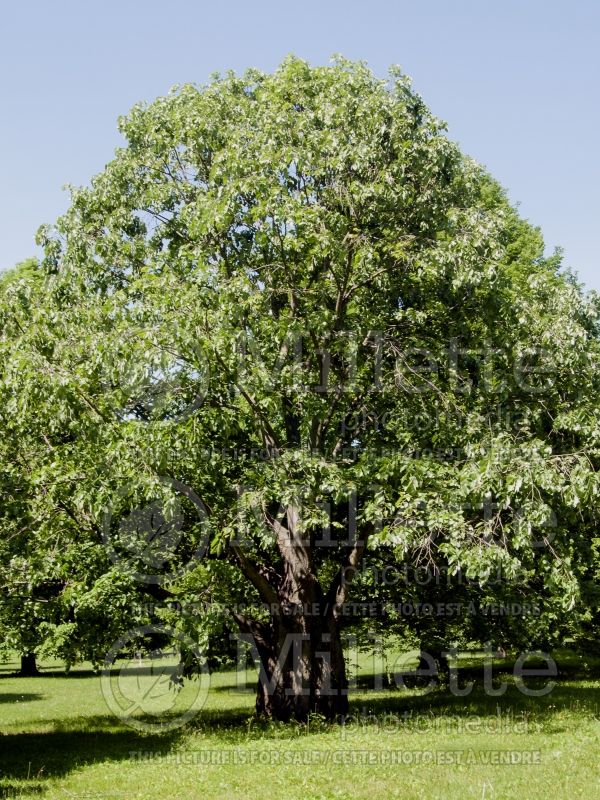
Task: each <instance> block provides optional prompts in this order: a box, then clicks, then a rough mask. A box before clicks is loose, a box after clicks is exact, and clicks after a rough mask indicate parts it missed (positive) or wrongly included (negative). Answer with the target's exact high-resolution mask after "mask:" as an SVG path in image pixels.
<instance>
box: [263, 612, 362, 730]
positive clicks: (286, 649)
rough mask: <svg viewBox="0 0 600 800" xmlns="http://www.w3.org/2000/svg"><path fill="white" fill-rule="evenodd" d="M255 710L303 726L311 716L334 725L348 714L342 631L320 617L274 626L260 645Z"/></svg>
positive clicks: (334, 624) (331, 620) (310, 617)
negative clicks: (321, 717) (334, 722)
mask: <svg viewBox="0 0 600 800" xmlns="http://www.w3.org/2000/svg"><path fill="white" fill-rule="evenodd" d="M255 655H257V656H258V658H259V679H258V687H257V696H256V711H257V713H258V714H260V715H264V716H267V717H271V718H273V719H277V720H283V721H287V720H289V719H296V720H298V721H300V722H305V721H306V720H307V719H308V716H309V714H311V713H316V714H322V715H323V716H324V717H325V718H326V719H328V720H335V719H336V718H339V717H340V716H342V715H345V714H347V713H348V680H347V678H346V664H345V661H344V654H343V649H342V642H341V638H340V632H339V627H338V625H337V623H336V622H335V621H334V620H333V619H332V618H331V617H329V618H327V617H323V616H321V615H314V616H306V615H305V616H302V617H300V615H298V616H297V617H296V618H295V619H289V620H286V621H285V622H282V621H281V620H279V621H275V623H274V624H272V625H271V626H270V628H269V631H268V633H267V636H266V637H262V638H261V640H260V641H259V642H257V647H256V651H255Z"/></svg>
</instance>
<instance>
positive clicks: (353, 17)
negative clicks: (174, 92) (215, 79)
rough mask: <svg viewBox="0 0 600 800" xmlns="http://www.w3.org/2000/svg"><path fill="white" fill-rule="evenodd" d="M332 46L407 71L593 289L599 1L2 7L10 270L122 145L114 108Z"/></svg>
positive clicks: (2, 256) (264, 0)
mask: <svg viewBox="0 0 600 800" xmlns="http://www.w3.org/2000/svg"><path fill="white" fill-rule="evenodd" d="M291 52H293V53H295V54H296V55H298V56H300V57H303V58H306V59H308V60H309V61H311V62H313V63H326V62H327V61H328V59H329V57H330V56H331V55H332V54H333V53H342V54H343V55H345V56H346V57H348V58H353V59H363V60H365V61H367V62H368V63H369V64H370V65H371V66H372V68H373V69H374V70H375V72H376V73H378V74H380V75H384V74H385V72H386V70H387V67H388V66H389V65H390V64H400V65H401V66H402V67H403V69H404V71H405V72H406V73H408V74H409V75H411V76H412V78H413V82H414V86H415V88H416V89H417V90H418V91H419V92H420V93H421V94H422V95H423V97H424V99H425V100H426V102H427V103H428V105H429V106H430V108H431V109H432V110H433V112H434V113H435V114H437V115H438V116H439V117H441V118H442V119H444V120H446V121H447V123H448V126H449V132H450V135H451V137H452V138H454V139H456V140H458V141H459V142H460V144H461V145H462V147H463V150H465V151H466V152H467V153H469V154H470V155H472V156H474V157H475V158H477V159H478V160H479V161H481V162H482V163H484V164H485V165H486V166H487V167H488V168H489V169H490V170H491V172H492V173H493V174H494V175H495V176H496V177H497V178H498V179H499V180H500V181H501V183H502V184H503V185H504V186H506V187H507V188H508V189H509V193H510V197H511V199H512V200H513V201H515V202H517V201H518V202H519V203H520V207H521V212H522V213H523V215H524V216H526V217H527V218H529V219H530V220H531V221H532V222H534V223H535V224H537V225H540V226H541V228H542V230H543V231H544V235H545V237H546V241H547V244H548V246H549V248H553V247H554V246H556V245H560V246H562V247H564V249H565V263H566V264H567V265H568V266H570V267H573V268H574V269H575V270H576V271H577V272H578V273H579V275H580V277H581V278H582V280H584V281H585V283H586V284H587V285H588V286H590V287H594V288H598V289H600V269H599V268H598V261H599V256H598V254H599V249H600V248H599V246H598V245H599V238H600V224H599V223H600V159H599V157H598V132H599V130H600V103H599V102H598V101H599V91H598V85H599V78H600V3H599V2H597V0H571V2H566V1H564V2H563V1H561V2H556V1H555V0H543V1H542V0H498V1H497V2H492V0H471V1H468V0H412V2H406V0H396V1H395V2H382V1H381V0H369V2H354V0H321V2H315V0H304V2H302V3H300V2H296V3H291V2H285V0H279V1H278V2H277V1H276V0H273V1H271V0H254V2H241V1H240V0H229V2H224V1H222V2H220V3H217V2H214V3H207V2H191V0H189V1H186V0H169V2H164V0H163V2H155V0H145V1H144V2H140V0H120V2H115V0H104V2H102V3H94V4H92V3H86V2H82V0H77V2H71V1H70V0H55V1H54V2H48V1H47V0H46V1H45V2H41V1H39V0H38V2H31V1H30V0H29V1H28V0H21V2H19V3H16V2H13V3H11V4H9V3H8V2H5V3H3V7H2V17H1V23H0V86H1V90H0V97H1V100H2V125H1V126H0V175H1V178H2V191H1V193H0V267H8V266H11V265H12V264H14V263H15V262H17V261H19V260H21V259H23V258H25V257H27V256H29V255H32V254H34V253H35V252H36V249H35V246H34V243H33V237H34V234H35V231H36V229H37V227H38V226H39V225H40V224H41V223H42V222H51V221H53V220H54V219H55V218H56V216H57V215H58V214H60V213H61V212H62V211H63V210H64V209H65V208H66V206H67V203H68V195H67V193H66V192H65V191H63V190H62V186H63V185H64V184H65V183H73V184H83V183H86V182H87V181H88V180H89V178H90V177H91V176H92V175H93V174H94V173H96V172H98V171H100V170H101V169H102V168H103V166H104V164H105V163H106V162H107V161H108V160H110V158H111V155H112V152H113V150H114V148H115V147H116V146H118V145H119V143H120V138H119V135H118V133H117V130H116V119H117V117H118V116H119V115H120V114H123V113H126V112H127V110H128V109H129V108H130V107H131V106H132V105H133V104H134V103H135V102H137V101H139V100H152V99H153V98H154V97H156V96H157V95H160V94H164V93H165V92H167V91H168V90H169V88H170V87H171V86H172V85H173V84H177V83H185V82H187V81H192V82H197V83H202V82H203V81H205V80H206V79H207V78H208V76H209V75H210V73H211V72H213V71H215V70H225V69H228V68H232V69H235V70H242V69H244V68H245V67H247V66H258V67H261V68H263V69H266V70H272V69H273V68H274V67H275V66H277V64H278V63H279V62H280V61H281V60H282V59H283V57H284V56H285V55H286V54H287V53H291Z"/></svg>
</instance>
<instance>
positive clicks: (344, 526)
mask: <svg viewBox="0 0 600 800" xmlns="http://www.w3.org/2000/svg"><path fill="white" fill-rule="evenodd" d="M120 125H121V131H122V133H123V135H124V136H125V139H126V145H125V146H124V147H123V148H121V149H120V150H119V151H118V152H117V154H116V157H115V159H114V160H113V161H112V162H111V163H110V164H108V165H107V167H106V169H105V170H104V172H102V173H101V174H100V175H98V176H96V177H95V178H94V179H93V181H92V184H91V186H90V187H88V188H82V189H76V190H73V196H72V204H71V207H70V209H69V210H68V211H67V213H66V214H65V215H64V216H63V217H62V218H60V219H59V220H58V222H57V223H56V225H55V226H54V227H53V228H44V229H42V230H41V232H40V241H41V243H42V244H43V245H44V247H45V260H44V268H45V270H46V273H47V282H46V287H45V302H44V303H43V304H42V305H41V307H40V308H39V309H38V310H37V312H36V314H34V317H33V320H32V321H31V322H30V323H29V324H28V325H27V326H22V330H21V331H20V332H19V331H18V330H17V329H16V328H15V329H14V337H15V338H14V339H13V340H12V342H11V345H10V347H9V348H8V350H9V351H10V359H11V360H12V364H13V367H12V368H11V367H10V366H9V367H7V368H6V369H5V381H4V391H5V392H7V393H8V394H9V395H10V396H11V397H12V398H13V399H12V403H13V411H14V415H13V417H12V420H13V421H12V422H11V425H12V428H11V434H12V435H13V436H17V437H18V436H19V425H20V424H22V423H21V421H22V420H23V419H26V418H27V416H28V414H30V412H31V409H32V408H35V409H36V412H37V417H36V422H35V426H34V432H33V433H32V432H31V431H30V432H29V435H30V436H31V435H33V436H37V437H38V438H40V437H41V438H42V439H43V440H46V441H47V443H48V446H47V448H46V450H45V451H44V453H45V454H44V455H43V456H41V458H42V460H43V468H42V467H40V471H41V472H42V474H41V475H40V476H39V481H40V484H41V485H44V486H46V487H49V486H52V489H49V490H48V491H45V492H42V493H40V496H37V497H36V499H35V504H36V507H37V509H38V518H39V515H40V513H41V509H43V507H44V504H45V503H48V502H52V503H53V506H52V507H53V508H54V509H56V508H57V506H58V505H59V501H60V504H62V506H63V507H66V508H67V511H64V514H65V515H69V516H70V519H71V520H79V521H80V522H81V528H82V530H84V531H87V533H86V535H89V536H90V537H92V538H93V537H94V536H96V540H97V539H98V537H99V536H101V537H102V538H103V541H104V544H105V545H106V546H107V547H109V548H110V553H111V558H112V559H113V561H114V563H115V565H116V566H117V567H118V568H120V569H122V570H129V574H130V575H133V576H134V577H137V579H138V580H140V581H142V582H144V581H146V582H147V583H148V582H149V583H152V581H154V582H155V583H156V584H158V585H160V588H161V590H162V591H164V592H171V593H175V594H176V593H177V592H178V591H179V592H181V591H187V592H189V591H190V587H192V588H193V587H194V586H199V587H204V588H205V587H206V586H207V585H208V584H211V581H212V580H213V578H211V577H210V576H215V575H217V578H216V579H215V580H216V583H219V581H220V582H221V586H222V589H223V591H228V587H227V586H225V584H229V585H230V584H231V583H233V584H235V585H236V588H237V587H239V586H242V585H244V586H246V587H247V588H246V589H245V590H244V594H245V596H246V597H247V598H248V599H250V600H251V599H254V600H256V601H257V603H259V604H262V605H260V606H257V612H256V613H242V612H241V611H240V609H239V608H234V609H233V611H232V614H233V618H234V619H235V621H236V623H237V625H238V626H239V629H240V630H241V632H242V633H243V634H244V635H245V636H246V637H247V638H248V640H249V641H250V642H251V644H252V646H253V648H254V650H255V654H256V655H257V657H259V658H260V661H261V664H262V670H261V679H260V680H259V688H258V696H257V709H258V710H259V711H262V712H265V713H267V714H270V715H273V716H276V717H278V718H282V719H285V718H289V717H290V716H295V717H296V718H298V719H305V718H306V716H307V714H308V713H309V712H310V711H311V710H316V711H319V712H321V713H324V714H326V715H327V716H329V717H333V716H335V715H336V714H338V713H343V712H344V711H345V710H346V708H347V679H346V673H345V664H344V656H343V649H342V640H341V627H342V624H343V621H344V617H345V615H346V614H347V613H348V608H347V606H346V605H345V603H346V601H347V600H349V598H350V597H351V595H350V591H351V587H352V576H353V574H354V571H355V570H356V568H357V567H358V566H359V564H360V561H361V559H362V558H363V557H365V555H367V554H368V552H369V551H371V550H375V549H376V548H377V546H378V545H379V544H382V543H384V544H385V545H386V547H388V548H390V547H393V548H395V550H396V552H397V553H398V555H399V556H401V557H402V558H410V559H413V560H414V561H416V562H423V561H425V562H427V563H431V564H435V563H439V562H443V563H444V565H446V566H447V567H448V568H449V569H450V570H454V571H457V570H459V569H461V570H463V571H464V572H465V573H467V574H469V575H470V576H471V577H472V578H476V579H479V580H481V581H485V580H486V578H487V577H488V576H489V574H490V571H493V570H495V569H497V568H499V569H501V570H502V571H503V574H504V576H505V578H506V579H511V578H512V579H518V580H522V579H524V578H523V576H527V575H530V576H531V575H534V574H535V575H537V576H542V577H543V583H544V585H545V586H546V587H549V590H550V591H554V592H555V593H556V594H557V595H560V596H561V597H562V599H563V601H564V604H565V606H566V607H568V606H569V605H572V604H573V603H575V602H576V600H577V593H578V584H577V580H576V574H575V571H574V569H573V565H572V560H573V551H574V548H575V547H576V544H575V543H574V539H573V536H572V535H571V533H570V524H571V521H572V519H571V518H572V516H573V515H574V514H575V513H576V509H577V508H579V507H581V505H582V504H583V503H585V504H586V508H587V509H589V508H592V507H593V503H594V499H595V497H596V494H597V476H596V472H595V464H596V453H597V424H596V417H597V414H596V410H595V407H594V406H593V404H591V405H590V403H589V402H587V401H586V399H585V398H586V397H589V394H590V392H591V391H593V390H595V388H597V371H596V363H595V355H596V352H597V338H596V337H597V320H598V317H597V309H596V307H595V305H594V304H593V303H592V302H590V301H588V300H587V299H586V298H585V297H584V296H583V295H582V293H581V291H580V289H579V288H578V286H577V284H576V283H575V282H574V281H573V280H572V279H571V278H569V277H568V276H564V275H562V274H561V273H560V271H559V270H560V259H559V258H558V257H556V256H555V257H551V258H545V257H544V246H543V241H542V238H541V236H540V234H539V232H538V231H537V230H536V229H534V228H532V227H531V226H530V225H529V224H528V223H526V222H525V221H523V220H521V219H520V218H519V217H518V215H517V213H516V212H515V210H514V209H513V208H512V207H511V206H510V204H509V203H508V201H507V199H506V197H505V194H504V192H503V191H502V189H501V188H500V187H499V186H498V184H497V183H495V182H494V181H493V180H492V179H491V178H490V176H489V175H488V174H487V173H486V172H485V171H484V170H483V169H482V168H481V167H479V166H478V165H477V164H476V163H474V162H473V161H472V160H470V159H468V158H466V157H465V156H463V155H462V154H461V152H460V151H459V149H458V147H457V146H456V145H455V144H453V143H452V142H451V141H450V140H449V139H448V138H447V136H446V135H445V131H444V126H443V124H442V123H441V122H440V121H438V120H437V119H436V118H434V117H433V116H432V115H431V114H430V113H429V111H428V110H427V108H426V106H425V105H424V103H423V101H422V100H421V98H420V97H419V96H418V95H417V94H415V93H414V92H413V91H412V89H411V88H410V84H409V82H408V80H407V79H406V78H405V77H404V76H402V75H401V74H400V73H399V72H398V71H392V72H391V75H390V78H389V80H388V81H382V80H379V79H376V78H375V77H374V76H373V75H372V73H371V72H370V71H369V70H368V69H367V68H366V67H365V66H364V65H362V64H353V63H349V62H346V61H344V60H338V61H336V62H335V63H334V64H333V65H332V66H329V67H319V68H311V67H310V66H309V65H307V64H306V63H304V62H302V61H300V60H297V59H293V58H291V59H288V60H286V61H285V62H284V64H283V65H282V66H281V67H280V68H279V69H278V70H277V71H276V72H275V73H274V74H272V75H266V74H263V73H261V72H258V71H256V70H251V71H248V72H247V73H246V74H244V75H243V76H241V77H238V76H236V75H234V74H227V75H226V76H225V77H219V76H217V77H215V78H214V79H213V80H212V82H211V83H210V84H208V85H206V86H203V87H200V88H197V87H194V86H184V87H181V88H179V89H177V90H175V91H174V92H172V93H171V94H170V95H169V96H168V97H165V98H161V99H158V100H157V101H155V102H154V103H152V104H151V105H149V106H141V105H140V106H137V107H135V108H134V109H133V110H132V112H131V113H130V114H129V115H128V116H127V117H126V118H124V119H122V120H121V123H120ZM590 356H591V357H590ZM11 392H12V394H11ZM15 420H16V421H15ZM7 424H8V423H7ZM585 426H587V429H589V430H591V431H592V435H591V436H586V438H585V439H583V438H582V435H581V432H582V430H583V428H584V427H585ZM156 498H160V499H161V502H162V503H163V506H164V508H165V509H166V511H165V515H166V518H169V519H171V520H172V521H173V520H175V519H180V520H181V521H183V522H184V523H185V524H183V528H182V530H183V532H180V533H178V535H177V536H176V537H175V538H171V539H169V538H168V537H167V538H166V539H165V540H164V542H165V543H164V552H162V553H160V554H159V557H157V558H155V559H154V561H152V558H150V559H149V558H148V553H147V552H146V551H145V550H144V549H143V548H142V549H140V548H138V549H137V550H136V548H135V546H134V545H133V544H132V537H131V535H130V536H129V538H127V536H125V540H126V541H125V540H124V537H123V531H124V530H125V531H129V532H130V533H131V530H132V528H131V526H130V527H129V528H128V527H127V524H125V523H124V521H125V522H126V520H127V514H128V513H129V512H131V510H132V509H134V508H136V507H139V506H140V505H142V506H143V505H144V504H146V506H147V505H148V504H149V503H151V501H153V500H156ZM176 500H178V501H179V503H180V510H179V511H176V510H174V504H175V501H176ZM139 513H140V512H139V511H136V512H134V515H135V514H138V515H139ZM169 515H171V516H169ZM178 515H179V516H178ZM175 527H177V526H175ZM133 528H135V525H134V526H133ZM177 530H178V531H180V528H177ZM80 535H83V534H80ZM134 538H135V537H134ZM159 538H160V537H159ZM144 541H145V543H146V544H147V537H146V539H145V540H144ZM149 562H151V563H150V564H149ZM219 562H226V564H229V565H230V566H229V567H227V569H225V570H223V569H220V570H219V569H217V566H216V565H217V564H218V563H219ZM226 564H223V567H225V566H226ZM152 569H154V571H155V572H156V573H157V574H156V575H154V576H151V577H150V578H149V577H148V572H149V571H150V572H151V571H152ZM207 576H208V577H207ZM242 580H243V581H244V582H245V583H244V584H242V583H241V581H242ZM211 585H212V584H211ZM202 591H204V589H202Z"/></svg>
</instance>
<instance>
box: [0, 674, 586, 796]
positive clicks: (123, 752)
mask: <svg viewBox="0 0 600 800" xmlns="http://www.w3.org/2000/svg"><path fill="white" fill-rule="evenodd" d="M223 688H224V687H223ZM599 702H600V692H599V691H598V688H597V687H594V686H585V685H583V686H582V685H578V684H577V683H575V682H561V683H557V684H556V686H555V687H554V689H553V690H552V691H551V692H550V693H549V694H547V695H545V696H543V697H529V696H526V695H524V694H523V693H522V692H520V691H519V690H518V689H517V688H516V687H515V686H514V685H509V686H508V689H507V691H506V693H505V694H504V695H502V696H500V697H491V696H488V695H486V694H485V691H484V689H483V686H481V685H477V686H476V687H475V688H474V689H473V691H472V693H471V694H470V695H468V696H466V697H456V696H454V695H453V694H452V693H451V692H449V691H448V690H444V689H437V690H435V691H432V692H430V693H427V694H424V693H417V692H413V691H406V690H395V691H390V690H387V691H378V692H360V691H357V692H354V693H352V692H351V695H350V719H349V722H350V720H351V724H356V725H360V724H361V722H362V723H363V724H364V720H365V716H366V717H368V716H369V715H373V716H375V717H377V716H380V718H383V717H388V718H389V716H390V715H396V716H397V717H398V718H399V719H400V720H405V721H406V722H407V730H408V729H409V728H410V724H411V722H416V723H417V726H418V727H417V730H423V734H424V736H426V735H427V730H428V726H429V725H434V726H435V722H436V720H438V719H439V718H442V717H445V718H448V717H452V718H454V719H459V720H460V719H464V720H466V719H467V718H472V717H473V716H475V715H476V716H478V717H480V718H482V719H485V718H487V719H491V718H497V717H498V716H499V715H502V716H507V715H510V716H511V717H512V718H513V719H514V718H525V719H528V720H535V722H536V724H538V725H540V726H541V727H542V728H543V730H544V731H548V732H552V733H557V732H560V730H562V727H561V726H562V725H563V722H561V714H560V712H561V711H569V712H572V713H577V714H582V715H586V716H592V715H594V716H596V717H598V714H599ZM44 722H45V724H47V725H50V726H52V728H53V730H51V731H49V732H45V733H35V732H31V733H30V732H19V733H8V734H4V735H2V734H0V798H8V797H14V796H16V795H19V796H28V795H30V796H35V795H40V794H43V793H44V792H45V790H46V787H47V783H46V781H47V780H48V779H56V778H59V779H60V778H61V777H64V776H66V775H67V774H69V773H70V772H72V771H73V770H76V769H80V768H82V767H85V766H88V765H91V764H94V763H97V762H119V761H120V762H125V761H128V760H130V759H134V760H137V759H138V758H140V757H142V758H143V756H140V754H149V753H152V754H153V757H157V756H158V757H160V756H161V755H167V754H169V753H171V752H173V751H174V750H176V749H178V747H180V746H181V745H184V746H186V747H187V748H188V749H190V750H201V749H203V748H206V747H211V746H212V747H215V746H217V747H230V746H251V745H252V743H253V742H258V741H260V740H264V739H265V737H268V738H270V739H273V740H279V741H281V742H284V741H286V740H290V739H297V737H298V736H303V737H309V738H310V737H311V736H313V735H318V734H322V733H324V732H328V731H330V732H333V733H335V731H336V730H337V731H339V730H340V728H339V726H337V725H330V724H328V723H325V722H323V721H321V720H318V719H316V720H314V722H313V720H311V723H310V725H309V726H303V725H299V724H294V723H287V724H285V723H273V722H269V721H265V720H258V719H256V718H255V717H254V716H253V715H252V714H251V712H250V710H249V709H248V707H247V706H246V707H242V706H240V707H237V706H236V707H234V708H230V709H223V708H210V707H208V708H207V709H205V710H204V711H202V712H200V714H199V715H198V717H196V718H195V719H194V720H193V722H191V723H190V724H188V726H186V727H185V728H183V729H177V730H175V731H171V732H166V733H156V734H152V733H150V734H148V733H140V732H137V731H135V730H133V729H131V728H128V727H126V726H125V725H124V724H123V723H121V722H120V721H118V720H117V719H116V718H115V717H112V716H110V715H104V716H95V717H86V718H83V719H82V718H77V719H72V720H45V721H44ZM419 722H423V723H424V724H423V725H422V726H421V725H419ZM395 730H396V731H397V734H398V736H400V737H401V736H402V730H403V725H402V724H400V725H399V726H396V729H395ZM528 730H529V729H528ZM190 735H191V736H192V737H196V741H194V738H192V739H190V740H188V742H186V741H185V740H186V738H187V737H188V736H190ZM204 736H206V737H207V738H206V739H204V740H203V737H204Z"/></svg>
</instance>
